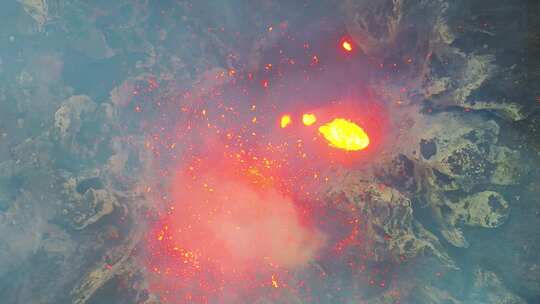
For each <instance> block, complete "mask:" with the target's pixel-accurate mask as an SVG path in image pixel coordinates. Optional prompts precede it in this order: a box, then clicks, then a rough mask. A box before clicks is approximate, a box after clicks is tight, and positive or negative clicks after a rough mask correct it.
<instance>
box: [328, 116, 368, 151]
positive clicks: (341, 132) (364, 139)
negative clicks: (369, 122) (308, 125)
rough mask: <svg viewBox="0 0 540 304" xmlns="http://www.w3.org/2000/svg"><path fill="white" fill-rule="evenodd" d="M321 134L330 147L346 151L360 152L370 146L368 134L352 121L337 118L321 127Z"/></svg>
mask: <svg viewBox="0 0 540 304" xmlns="http://www.w3.org/2000/svg"><path fill="white" fill-rule="evenodd" d="M319 132H320V133H321V134H322V135H323V136H324V138H325V139H326V140H327V141H328V143H329V145H330V146H332V147H335V148H338V149H342V150H346V151H359V150H363V149H365V148H366V147H367V146H368V145H369V137H368V135H367V134H366V132H365V131H364V130H363V129H362V128H361V127H360V126H359V125H357V124H355V123H354V122H352V121H349V120H346V119H343V118H336V119H334V120H333V121H332V122H330V123H327V124H325V125H322V126H321V127H319Z"/></svg>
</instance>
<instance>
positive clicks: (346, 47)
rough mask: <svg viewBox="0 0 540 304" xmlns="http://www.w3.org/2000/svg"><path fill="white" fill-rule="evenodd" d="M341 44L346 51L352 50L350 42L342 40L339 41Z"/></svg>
mask: <svg viewBox="0 0 540 304" xmlns="http://www.w3.org/2000/svg"><path fill="white" fill-rule="evenodd" d="M341 46H342V47H343V49H344V50H345V51H347V52H351V51H352V50H353V47H352V44H351V43H350V42H349V41H347V40H345V41H343V43H341Z"/></svg>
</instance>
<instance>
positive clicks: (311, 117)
mask: <svg viewBox="0 0 540 304" xmlns="http://www.w3.org/2000/svg"><path fill="white" fill-rule="evenodd" d="M302 122H303V123H304V125H306V126H311V125H313V124H314V123H315V122H317V116H315V114H311V113H306V114H304V115H302Z"/></svg>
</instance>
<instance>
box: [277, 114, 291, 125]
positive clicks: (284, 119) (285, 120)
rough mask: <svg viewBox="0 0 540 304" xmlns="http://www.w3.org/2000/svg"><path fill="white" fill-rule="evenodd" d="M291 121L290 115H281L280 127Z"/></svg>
mask: <svg viewBox="0 0 540 304" xmlns="http://www.w3.org/2000/svg"><path fill="white" fill-rule="evenodd" d="M291 122H292V120H291V115H287V114H286V115H283V116H281V121H280V122H279V124H280V126H281V128H286V127H287V126H288V125H290V124H291Z"/></svg>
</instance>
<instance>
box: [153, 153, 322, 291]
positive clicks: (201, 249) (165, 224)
mask: <svg viewBox="0 0 540 304" xmlns="http://www.w3.org/2000/svg"><path fill="white" fill-rule="evenodd" d="M235 162H237V163H240V164H241V163H242V161H241V160H238V159H237V160H234V159H222V160H221V161H219V162H215V161H204V160H202V159H197V161H196V162H195V163H194V164H193V165H191V166H188V167H186V168H183V169H181V170H180V171H178V173H177V174H176V176H175V178H174V180H173V182H172V189H171V193H172V200H173V201H172V206H171V207H170V210H169V212H168V214H167V215H166V216H165V217H163V218H162V220H161V221H160V223H159V224H158V225H157V226H156V228H155V232H154V237H153V240H152V239H151V240H150V242H151V244H153V245H152V247H153V250H152V255H153V257H152V258H151V259H150V262H151V268H152V269H155V270H156V271H158V272H164V271H165V272H168V273H170V276H171V279H167V277H162V278H161V279H158V280H157V281H156V282H154V286H153V290H155V291H159V290H171V289H174V290H182V291H183V293H185V292H186V291H189V290H190V289H192V288H194V287H192V286H191V285H193V284H195V282H199V283H198V284H200V286H197V288H194V289H195V290H197V291H199V292H202V294H201V296H209V295H210V296H211V295H212V294H214V293H215V292H218V291H220V290H221V291H223V289H227V288H228V287H227V286H233V285H234V286H236V287H235V289H236V290H235V292H241V290H238V286H245V287H246V288H248V287H249V288H256V287H257V284H259V282H258V281H257V280H255V275H264V276H266V281H267V283H268V284H269V286H271V287H273V288H277V287H278V286H279V285H280V284H279V283H278V282H279V281H278V280H277V275H276V274H275V273H276V271H279V272H283V270H285V269H291V268H295V267H300V266H303V265H306V264H307V263H308V262H309V261H310V260H311V259H313V258H314V256H315V254H316V253H317V251H318V250H319V249H320V248H321V246H322V245H323V243H324V237H323V235H322V234H321V233H320V232H318V231H317V230H315V229H314V228H313V227H309V226H308V225H307V224H306V222H305V221H304V220H303V218H302V216H303V215H302V213H300V212H299V210H298V209H297V207H296V206H295V203H294V201H293V199H292V198H291V197H289V196H287V195H284V194H282V193H280V191H278V190H277V189H276V188H275V187H274V186H273V183H272V179H271V178H270V177H268V176H264V175H263V173H261V171H260V170H258V169H256V168H255V167H251V166H250V168H249V169H247V170H245V169H243V166H241V165H238V164H235ZM266 178H268V180H267V181H263V180H264V179H266ZM151 238H152V237H151ZM172 265H176V266H174V267H171V266H172ZM269 277H271V278H272V280H270V281H268V278H269ZM248 282H252V283H253V284H254V286H252V285H251V284H250V283H248ZM246 290H247V289H246ZM190 294H193V291H191V292H190ZM171 300H173V301H174V300H177V299H176V298H174V297H172V298H171Z"/></svg>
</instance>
